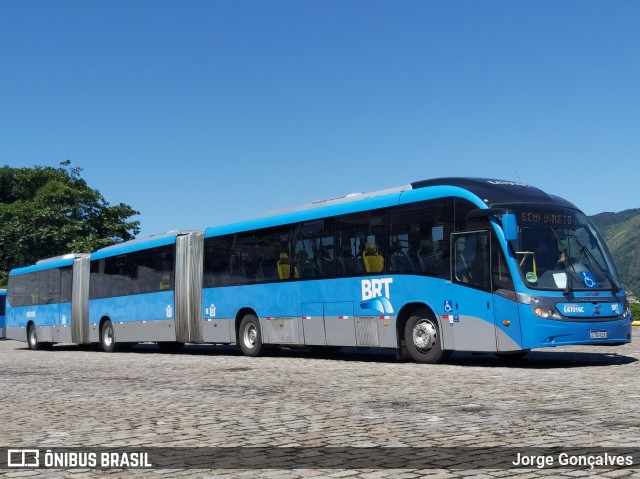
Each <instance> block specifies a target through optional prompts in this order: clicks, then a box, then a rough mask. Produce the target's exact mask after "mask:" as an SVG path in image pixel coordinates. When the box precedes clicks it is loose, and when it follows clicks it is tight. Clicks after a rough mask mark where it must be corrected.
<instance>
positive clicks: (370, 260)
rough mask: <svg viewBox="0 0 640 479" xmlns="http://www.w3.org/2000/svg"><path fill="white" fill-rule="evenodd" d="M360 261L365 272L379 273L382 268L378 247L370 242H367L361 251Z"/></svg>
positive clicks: (382, 259) (382, 260) (382, 263)
mask: <svg viewBox="0 0 640 479" xmlns="http://www.w3.org/2000/svg"><path fill="white" fill-rule="evenodd" d="M362 261H363V263H364V267H365V269H366V270H367V273H380V272H381V271H382V270H383V269H384V258H383V257H382V255H381V254H380V252H379V251H378V248H377V247H376V246H375V245H373V244H371V243H367V245H366V247H365V250H364V252H363V253H362Z"/></svg>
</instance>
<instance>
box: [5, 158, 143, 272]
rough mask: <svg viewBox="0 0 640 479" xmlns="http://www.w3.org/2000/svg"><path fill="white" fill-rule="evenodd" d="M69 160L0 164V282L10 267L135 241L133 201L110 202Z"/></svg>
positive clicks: (135, 212) (138, 229)
mask: <svg viewBox="0 0 640 479" xmlns="http://www.w3.org/2000/svg"><path fill="white" fill-rule="evenodd" d="M81 172H82V169H81V168H77V167H71V162H69V161H65V162H62V163H61V164H60V167H59V168H53V167H42V166H36V167H34V168H11V167H9V166H4V167H2V168H0V284H6V277H7V273H8V271H9V270H10V269H12V268H15V267H18V266H25V265H29V264H33V263H35V262H36V261H37V260H39V259H42V258H49V257H52V256H58V255H62V254H66V253H88V252H91V251H94V250H96V249H99V248H102V247H105V246H109V245H112V244H114V243H116V242H118V241H126V240H129V239H133V238H134V237H135V235H137V234H138V233H139V231H140V228H139V226H140V222H139V221H137V220H132V219H131V217H133V216H135V215H137V214H139V213H138V212H137V211H135V210H134V209H133V208H131V207H130V206H129V205H126V204H124V203H119V204H117V205H115V206H111V205H110V204H109V203H108V202H107V201H106V200H105V199H104V197H103V196H102V195H101V194H100V192H99V191H98V190H95V189H93V188H90V187H89V186H88V185H87V183H86V182H85V181H84V180H83V179H82V178H81V177H80V173H81Z"/></svg>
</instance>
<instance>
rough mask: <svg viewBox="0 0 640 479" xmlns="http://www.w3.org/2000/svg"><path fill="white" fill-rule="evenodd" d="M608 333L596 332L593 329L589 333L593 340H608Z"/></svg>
mask: <svg viewBox="0 0 640 479" xmlns="http://www.w3.org/2000/svg"><path fill="white" fill-rule="evenodd" d="M607 336H608V334H607V331H601V330H598V331H594V330H593V329H592V330H591V331H589V337H590V338H591V339H607Z"/></svg>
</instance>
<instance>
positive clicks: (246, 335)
mask: <svg viewBox="0 0 640 479" xmlns="http://www.w3.org/2000/svg"><path fill="white" fill-rule="evenodd" d="M238 340H239V342H240V349H242V352H243V353H244V355H245V356H253V357H257V356H260V355H261V354H262V353H263V352H264V349H265V346H264V345H263V344H262V332H261V331H260V321H259V320H258V318H257V317H256V316H254V315H253V314H247V315H246V316H245V317H244V318H242V321H241V322H240V329H239V330H238Z"/></svg>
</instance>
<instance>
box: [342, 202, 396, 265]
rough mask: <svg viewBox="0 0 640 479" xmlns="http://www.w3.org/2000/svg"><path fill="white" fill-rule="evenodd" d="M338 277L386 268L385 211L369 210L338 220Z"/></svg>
mask: <svg viewBox="0 0 640 479" xmlns="http://www.w3.org/2000/svg"><path fill="white" fill-rule="evenodd" d="M336 230H337V233H336V255H337V261H336V264H337V273H338V276H358V275H361V274H375V273H382V272H384V271H385V253H386V236H387V225H386V212H385V210H378V211H366V212H364V213H357V214H353V215H345V216H341V217H339V218H338V220H337V229H336Z"/></svg>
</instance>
